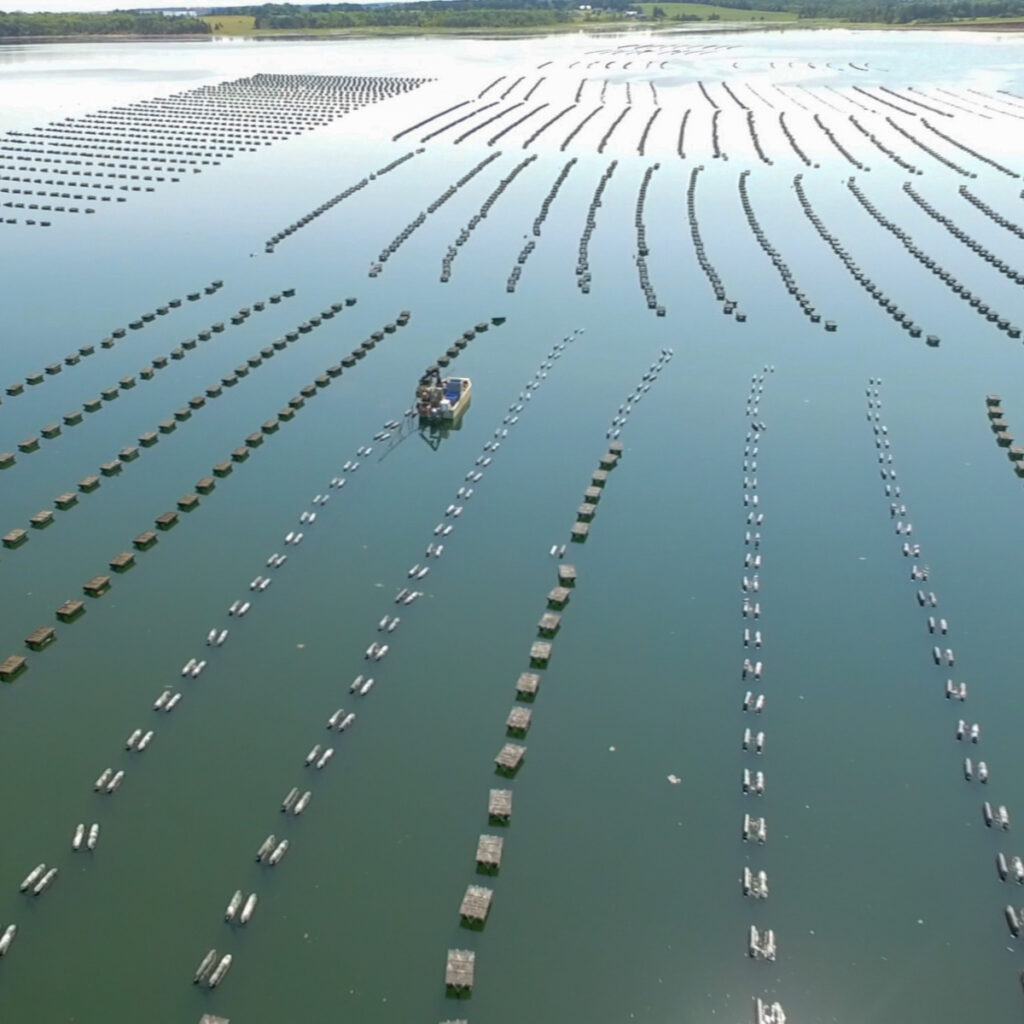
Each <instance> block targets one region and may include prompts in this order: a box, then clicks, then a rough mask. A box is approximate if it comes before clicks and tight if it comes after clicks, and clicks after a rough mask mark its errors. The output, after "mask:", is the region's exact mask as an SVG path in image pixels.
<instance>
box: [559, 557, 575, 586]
mask: <svg viewBox="0 0 1024 1024" xmlns="http://www.w3.org/2000/svg"><path fill="white" fill-rule="evenodd" d="M558 582H559V584H560V585H561V586H563V587H575V586H576V566H575V565H569V564H568V563H565V564H563V565H560V566H559V567H558Z"/></svg>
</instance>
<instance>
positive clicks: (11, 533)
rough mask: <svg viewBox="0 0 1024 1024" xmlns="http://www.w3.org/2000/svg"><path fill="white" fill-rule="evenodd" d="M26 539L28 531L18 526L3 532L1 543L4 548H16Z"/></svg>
mask: <svg viewBox="0 0 1024 1024" xmlns="http://www.w3.org/2000/svg"><path fill="white" fill-rule="evenodd" d="M27 540H28V531H27V530H23V529H21V528H20V527H19V528H18V529H16V530H8V531H7V533H5V534H4V537H3V544H4V547H5V548H16V547H20V546H21V545H22V544H24V543H25V541H27Z"/></svg>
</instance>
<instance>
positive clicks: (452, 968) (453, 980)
mask: <svg viewBox="0 0 1024 1024" xmlns="http://www.w3.org/2000/svg"><path fill="white" fill-rule="evenodd" d="M475 966H476V953H474V952H473V951H472V950H469V949H449V950H448V963H447V965H446V966H445V971H444V984H445V989H446V990H447V992H448V995H450V996H456V997H460V996H468V995H469V994H470V993H471V992H472V991H473V969H474V967H475Z"/></svg>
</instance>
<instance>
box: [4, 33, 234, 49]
mask: <svg viewBox="0 0 1024 1024" xmlns="http://www.w3.org/2000/svg"><path fill="white" fill-rule="evenodd" d="M216 38H217V37H216V36H214V35H212V34H211V35H207V34H206V33H205V32H196V33H188V32H185V33H182V34H181V35H143V34H140V35H133V34H131V33H125V34H121V35H114V34H110V35H107V34H105V33H102V32H101V33H99V34H97V35H87V34H82V35H78V34H75V35H71V36H0V45H3V46H10V45H12V44H14V43H104V42H106V43H166V42H169V41H172V40H173V41H178V40H182V39H183V40H185V41H186V42H190V43H195V42H205V43H208V42H211V41H212V40H214V39H216Z"/></svg>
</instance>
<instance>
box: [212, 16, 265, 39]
mask: <svg viewBox="0 0 1024 1024" xmlns="http://www.w3.org/2000/svg"><path fill="white" fill-rule="evenodd" d="M202 20H203V21H205V22H206V24H207V25H209V26H210V28H211V29H213V34H214V35H215V36H217V35H223V36H246V35H251V34H252V26H253V23H254V22H255V20H256V19H255V18H254V17H253V16H252V15H251V14H210V15H207V16H206V17H204V18H203V19H202Z"/></svg>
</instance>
